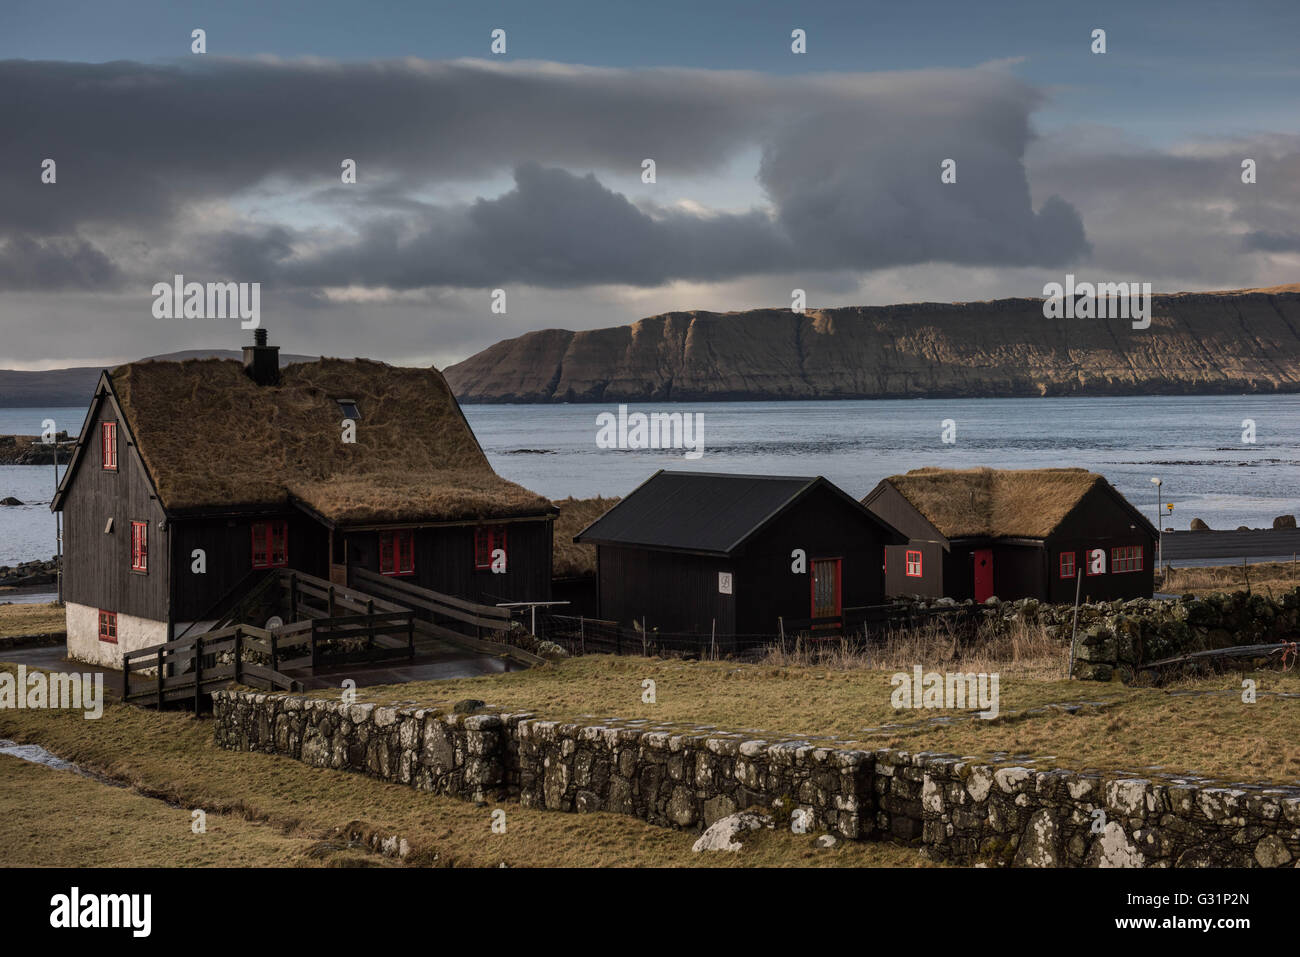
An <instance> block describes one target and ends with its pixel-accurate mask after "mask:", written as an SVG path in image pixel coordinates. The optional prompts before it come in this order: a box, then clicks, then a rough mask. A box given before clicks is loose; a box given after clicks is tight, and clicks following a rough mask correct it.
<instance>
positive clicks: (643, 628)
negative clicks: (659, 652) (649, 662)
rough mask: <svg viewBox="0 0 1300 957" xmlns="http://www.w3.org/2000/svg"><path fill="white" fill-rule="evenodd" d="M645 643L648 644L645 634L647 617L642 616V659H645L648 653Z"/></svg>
mask: <svg viewBox="0 0 1300 957" xmlns="http://www.w3.org/2000/svg"><path fill="white" fill-rule="evenodd" d="M645 642H646V633H645V615H642V616H641V657H642V658H644V657H645V653H646V652H645Z"/></svg>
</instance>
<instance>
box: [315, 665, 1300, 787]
mask: <svg viewBox="0 0 1300 957" xmlns="http://www.w3.org/2000/svg"><path fill="white" fill-rule="evenodd" d="M916 663H917V659H913V660H911V661H900V662H898V665H899V666H898V667H897V668H894V667H893V666H891V667H890V668H887V669H868V668H866V667H863V666H861V665H860V663H856V662H855V663H854V665H853V667H850V668H848V669H846V670H835V669H833V668H831V667H828V666H827V665H826V664H825V663H823V664H822V665H820V666H815V667H811V666H802V665H793V664H791V665H785V666H775V665H770V664H736V663H733V662H710V661H702V662H691V661H679V660H676V659H667V660H664V659H648V658H629V657H624V658H616V657H612V656H608V655H590V656H587V657H585V658H576V659H570V660H567V661H562V662H559V663H555V664H550V665H546V666H543V667H539V668H534V669H531V670H528V671H520V672H513V673H510V674H504V675H495V676H490V677H483V678H466V679H458V680H452V681H432V682H416V683H411V684H403V685H388V686H380V687H372V688H362V689H359V691H358V700H360V701H363V702H375V703H378V704H406V705H419V706H431V707H443V708H449V707H450V706H451V705H452V704H453V703H454V702H455V701H457V700H459V699H461V698H478V699H481V700H483V701H486V702H488V704H489V706H491V707H497V708H501V709H504V710H527V711H532V712H535V713H537V714H538V715H539V716H540V717H545V718H549V719H554V720H560V721H574V722H583V721H592V720H600V719H604V718H609V717H615V718H645V719H650V720H652V721H655V722H656V723H660V724H664V725H667V726H670V727H671V726H681V725H696V724H702V725H705V726H710V727H715V728H718V729H720V730H731V731H748V732H754V733H755V736H762V737H767V738H769V739H776V738H787V737H788V738H802V739H807V740H812V741H815V742H825V743H829V742H838V743H840V744H842V745H846V746H860V747H865V748H881V747H895V748H906V749H908V750H913V751H922V750H933V751H952V752H956V753H958V754H963V755H965V754H970V755H977V756H984V757H987V756H989V755H992V754H995V753H998V752H1008V753H1012V754H1028V755H1030V756H1043V755H1055V756H1056V760H1055V761H1053V762H1050V763H1051V764H1053V765H1058V766H1061V767H1066V768H1074V769H1082V768H1086V767H1096V768H1104V769H1109V770H1128V771H1140V770H1141V769H1143V768H1145V767H1147V766H1148V765H1154V764H1158V765H1162V766H1164V767H1166V768H1167V769H1168V770H1170V771H1171V772H1200V773H1202V774H1205V775H1208V776H1213V777H1216V778H1222V779H1226V780H1233V781H1236V780H1243V779H1257V780H1260V781H1273V782H1288V781H1296V780H1297V778H1298V777H1300V768H1297V766H1296V763H1295V759H1296V756H1297V753H1300V752H1298V751H1297V749H1298V748H1300V700H1297V699H1285V698H1276V697H1270V696H1269V695H1261V697H1260V698H1259V701H1258V702H1257V703H1256V704H1253V705H1246V704H1243V703H1242V702H1241V697H1240V692H1241V676H1238V675H1235V674H1233V675H1220V676H1216V677H1211V678H1205V679H1200V680H1197V681H1184V682H1180V683H1174V684H1171V685H1168V686H1166V687H1163V688H1136V687H1125V686H1124V685H1123V684H1121V683H1120V682H1118V681H1114V682H1108V683H1099V682H1085V681H1066V680H1060V679H1057V680H1049V679H1043V678H1037V677H1034V676H1033V675H1032V674H1031V673H1028V672H1026V673H1022V674H1016V673H1014V672H1002V673H1000V680H999V695H1000V701H999V710H1000V716H999V717H998V718H997V719H994V720H991V721H986V720H982V719H978V718H974V717H973V715H974V710H975V709H971V710H970V711H968V712H967V715H968V716H970V718H971V719H970V720H963V721H958V722H955V723H953V724H950V725H943V724H937V723H935V722H934V721H933V720H932V719H934V718H936V717H942V716H951V715H952V712H950V711H938V710H924V709H907V710H895V709H894V707H893V705H892V703H891V694H892V691H893V685H892V684H891V683H890V679H891V677H892V675H893V674H894V672H895V670H897V671H904V672H908V673H910V672H911V669H912V666H913V665H914V664H916ZM923 667H924V668H925V670H926V671H939V672H944V671H971V670H979V669H976V668H974V667H963V666H961V664H960V662H958V663H957V664H955V665H947V664H944V663H935V661H933V660H929V661H925V663H924V665H923ZM1251 674H1252V676H1253V677H1254V678H1255V679H1256V681H1257V683H1258V687H1259V689H1260V690H1261V691H1263V692H1279V691H1282V692H1291V693H1296V694H1300V677H1297V675H1296V673H1294V672H1292V673H1280V672H1274V671H1269V672H1260V673H1251ZM646 678H650V679H653V680H654V682H655V686H656V689H655V690H656V699H657V701H656V703H655V704H653V705H651V704H645V703H643V702H642V701H641V693H642V684H641V682H642V681H643V680H644V679H646ZM1187 691H1194V692H1206V691H1216V692H1225V693H1224V694H1219V695H1204V694H1198V695H1195V696H1189V695H1185V694H1183V693H1182V692H1187ZM312 694H313V695H314V696H317V697H328V696H331V695H334V694H337V692H330V691H317V692H313V693H312ZM1077 702H1087V703H1091V704H1090V706H1089V707H1086V708H1084V709H1082V710H1081V711H1080V712H1079V713H1078V714H1074V715H1071V714H1067V713H1065V712H1063V711H1062V710H1060V709H1048V710H1046V711H1045V712H1043V713H1040V714H1033V715H1030V714H1026V713H1025V712H1026V711H1028V710H1029V709H1033V708H1037V707H1039V706H1043V705H1051V704H1063V703H1077ZM1116 721H1118V722H1121V723H1120V724H1119V725H1116V727H1115V728H1112V727H1111V725H1112V722H1116ZM888 725H893V726H894V727H887V726H888ZM1190 729H1195V732H1194V733H1192V732H1191V731H1190ZM1121 732H1122V733H1121Z"/></svg>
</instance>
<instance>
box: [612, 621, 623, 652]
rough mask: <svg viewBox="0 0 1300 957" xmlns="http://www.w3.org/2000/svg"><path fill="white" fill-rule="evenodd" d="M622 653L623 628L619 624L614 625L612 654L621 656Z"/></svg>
mask: <svg viewBox="0 0 1300 957" xmlns="http://www.w3.org/2000/svg"><path fill="white" fill-rule="evenodd" d="M622 653H623V626H622V625H619V624H615V625H614V654H616V655H621V654H622Z"/></svg>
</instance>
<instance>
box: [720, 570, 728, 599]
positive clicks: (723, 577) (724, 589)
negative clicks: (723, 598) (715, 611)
mask: <svg viewBox="0 0 1300 957" xmlns="http://www.w3.org/2000/svg"><path fill="white" fill-rule="evenodd" d="M718 594H719V595H730V594H731V572H718Z"/></svg>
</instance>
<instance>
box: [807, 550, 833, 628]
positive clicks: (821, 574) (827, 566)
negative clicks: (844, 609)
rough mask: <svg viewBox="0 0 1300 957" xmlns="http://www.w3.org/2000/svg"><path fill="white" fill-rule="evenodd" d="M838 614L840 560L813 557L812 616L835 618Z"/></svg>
mask: <svg viewBox="0 0 1300 957" xmlns="http://www.w3.org/2000/svg"><path fill="white" fill-rule="evenodd" d="M839 614H840V560H839V559H838V558H815V559H813V563H812V617H813V618H836V617H838V616H839Z"/></svg>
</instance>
